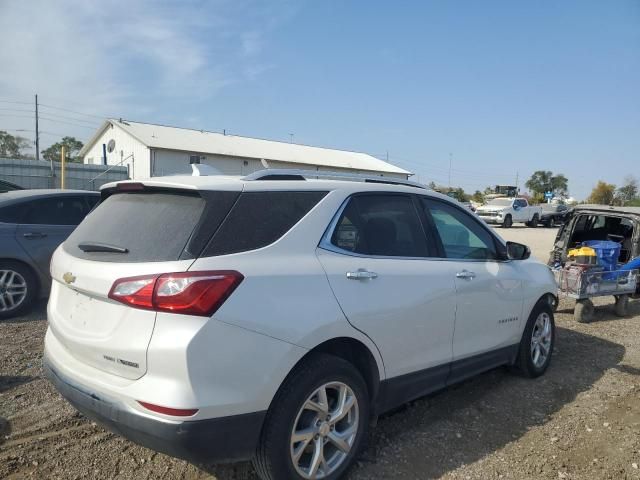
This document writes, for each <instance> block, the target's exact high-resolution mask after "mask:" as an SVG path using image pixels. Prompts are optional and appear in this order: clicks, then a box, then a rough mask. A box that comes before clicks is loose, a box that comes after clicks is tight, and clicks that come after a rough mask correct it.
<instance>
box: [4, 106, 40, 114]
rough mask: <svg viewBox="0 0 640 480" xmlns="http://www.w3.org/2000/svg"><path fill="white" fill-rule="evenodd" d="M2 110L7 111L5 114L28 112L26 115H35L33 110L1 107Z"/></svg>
mask: <svg viewBox="0 0 640 480" xmlns="http://www.w3.org/2000/svg"><path fill="white" fill-rule="evenodd" d="M0 110H2V111H5V112H26V113H33V110H27V109H24V108H6V107H0Z"/></svg>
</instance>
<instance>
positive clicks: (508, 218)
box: [502, 215, 513, 228]
mask: <svg viewBox="0 0 640 480" xmlns="http://www.w3.org/2000/svg"><path fill="white" fill-rule="evenodd" d="M512 225H513V218H512V217H511V215H507V216H506V217H504V220H503V221H502V227H503V228H511V226H512Z"/></svg>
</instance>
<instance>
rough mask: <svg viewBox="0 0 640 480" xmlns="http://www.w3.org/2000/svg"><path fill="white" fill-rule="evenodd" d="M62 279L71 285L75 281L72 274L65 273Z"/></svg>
mask: <svg viewBox="0 0 640 480" xmlns="http://www.w3.org/2000/svg"><path fill="white" fill-rule="evenodd" d="M62 279H63V280H64V281H65V282H66V283H67V284H69V283H73V282H75V281H76V277H75V275H74V274H73V273H71V272H67V273H65V274H64V275H62Z"/></svg>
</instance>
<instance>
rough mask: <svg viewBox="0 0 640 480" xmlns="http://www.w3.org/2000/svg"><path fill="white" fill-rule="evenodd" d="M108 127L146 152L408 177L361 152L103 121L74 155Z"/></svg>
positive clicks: (111, 120)
mask: <svg viewBox="0 0 640 480" xmlns="http://www.w3.org/2000/svg"><path fill="white" fill-rule="evenodd" d="M111 125H113V126H114V127H117V128H120V129H122V130H124V131H125V132H127V133H128V134H129V135H131V136H132V137H134V138H136V139H137V140H138V141H140V142H141V143H143V144H144V145H146V146H147V147H150V148H158V149H167V150H179V151H185V152H193V153H204V154H218V155H228V156H234V157H244V158H255V159H265V160H267V161H268V160H274V161H279V162H288V163H294V164H302V165H314V166H316V165H320V166H324V167H329V168H349V169H353V170H362V171H371V172H383V173H398V174H402V175H412V173H411V172H409V171H407V170H405V169H403V168H400V167H397V166H395V165H392V164H390V163H388V162H385V161H383V160H380V159H379V158H375V157H373V156H371V155H368V154H366V153H361V152H352V151H347V150H336V149H332V148H322V147H313V146H310V145H301V144H297V143H288V142H277V141H273V140H263V139H259V138H251V137H243V136H239V135H228V134H227V135H225V134H222V133H215V132H208V131H206V130H194V129H190V128H179V127H169V126H166V125H155V124H152V123H142V122H133V121H130V120H122V121H119V120H115V119H107V120H106V121H105V122H104V124H103V125H102V126H101V127H100V128H99V129H98V130H97V131H96V132H95V134H94V135H93V137H91V139H90V140H89V141H88V142H87V143H86V144H85V146H84V147H83V148H82V150H80V152H79V154H78V155H80V156H81V157H84V155H85V154H86V153H87V152H88V151H89V149H90V148H91V147H93V145H94V144H95V143H96V142H97V141H98V139H99V138H100V136H101V135H102V134H103V132H105V131H106V130H107V129H108V128H110V126H111Z"/></svg>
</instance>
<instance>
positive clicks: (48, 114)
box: [44, 112, 96, 128]
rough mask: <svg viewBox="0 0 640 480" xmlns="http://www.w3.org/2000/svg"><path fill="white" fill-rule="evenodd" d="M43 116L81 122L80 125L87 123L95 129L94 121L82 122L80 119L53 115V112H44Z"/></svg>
mask: <svg viewBox="0 0 640 480" xmlns="http://www.w3.org/2000/svg"><path fill="white" fill-rule="evenodd" d="M44 113H45V115H47V116H49V117H53V118H62V119H64V120H72V121H74V122H81V123H88V124H90V125H91V126H92V127H93V128H96V122H95V120H83V119H82V118H75V117H67V116H65V115H59V114H57V113H53V112H44Z"/></svg>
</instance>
